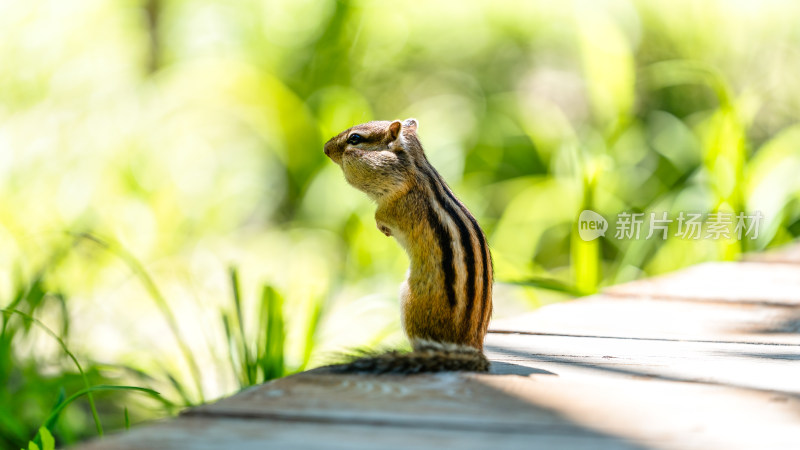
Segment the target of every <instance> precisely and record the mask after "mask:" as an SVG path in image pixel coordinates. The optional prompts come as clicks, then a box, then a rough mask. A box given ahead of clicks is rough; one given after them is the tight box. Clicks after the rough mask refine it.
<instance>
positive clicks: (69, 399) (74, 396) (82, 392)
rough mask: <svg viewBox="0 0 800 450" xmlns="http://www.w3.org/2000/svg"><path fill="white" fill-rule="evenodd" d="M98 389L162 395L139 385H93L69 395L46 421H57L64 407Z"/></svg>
mask: <svg viewBox="0 0 800 450" xmlns="http://www.w3.org/2000/svg"><path fill="white" fill-rule="evenodd" d="M97 391H139V392H144V393H146V394H149V395H152V396H154V397H158V396H159V395H160V394H159V393H158V392H156V391H154V390H152V389H148V388H143V387H138V386H110V385H99V386H92V387H90V388H86V389H81V390H80V391H78V392H76V393H74V394H72V395H70V396H69V397H67V399H66V400H64V401H63V402H62V403H60V404H59V405H58V406H57V407H55V408H53V410H52V411H51V412H50V415H49V416H48V417H47V420H45V423H48V422H50V423H54V422H55V421H56V419H57V417H58V415H59V414H61V411H63V410H64V408H66V407H67V406H69V404H70V403H72V402H74V401H75V400H77V399H78V398H80V397H81V396H84V395H86V396H89V395H91V393H92V392H97ZM37 436H38V434H37Z"/></svg>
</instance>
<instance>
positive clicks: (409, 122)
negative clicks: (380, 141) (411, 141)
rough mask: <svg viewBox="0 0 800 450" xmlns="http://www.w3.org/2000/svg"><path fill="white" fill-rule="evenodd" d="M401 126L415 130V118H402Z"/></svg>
mask: <svg viewBox="0 0 800 450" xmlns="http://www.w3.org/2000/svg"><path fill="white" fill-rule="evenodd" d="M403 128H407V129H409V130H410V131H417V119H412V118H408V119H406V120H404V121H403Z"/></svg>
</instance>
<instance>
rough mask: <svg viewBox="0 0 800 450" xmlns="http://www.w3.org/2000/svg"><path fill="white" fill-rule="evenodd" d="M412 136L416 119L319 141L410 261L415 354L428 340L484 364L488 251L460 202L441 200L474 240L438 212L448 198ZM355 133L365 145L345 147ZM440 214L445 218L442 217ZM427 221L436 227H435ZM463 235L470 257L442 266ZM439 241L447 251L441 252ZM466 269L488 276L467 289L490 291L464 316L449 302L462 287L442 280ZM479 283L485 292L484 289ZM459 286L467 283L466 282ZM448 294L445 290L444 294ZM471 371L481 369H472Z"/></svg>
mask: <svg viewBox="0 0 800 450" xmlns="http://www.w3.org/2000/svg"><path fill="white" fill-rule="evenodd" d="M416 131H417V122H416V120H414V119H408V120H406V121H404V122H400V121H393V122H390V121H375V122H368V123H365V124H361V125H357V126H354V127H352V128H349V129H347V130H345V131H343V132H341V133H339V134H338V135H337V136H335V137H333V138H331V139H330V140H329V141H328V142H327V143H326V144H325V154H326V155H328V156H329V157H330V158H331V159H332V160H333V161H334V162H335V163H336V164H338V165H339V166H340V167H341V168H342V171H343V172H344V176H345V179H346V180H347V182H348V183H350V184H351V185H353V186H354V187H356V188H357V189H359V190H361V191H363V192H365V193H366V194H367V195H368V196H369V197H370V198H372V199H373V200H374V201H375V202H376V203H377V206H378V207H377V211H376V212H375V220H376V223H377V226H378V229H379V230H380V231H381V232H383V233H384V234H386V235H387V236H389V235H391V236H394V237H395V238H396V239H397V241H398V242H399V243H400V245H401V246H402V247H403V248H404V249H405V250H406V252H407V254H408V256H409V260H410V270H409V276H408V279H407V280H406V282H405V283H404V284H403V288H402V293H401V303H402V322H403V329H404V330H405V332H406V335H407V336H408V338H409V340H410V341H411V343H412V346H413V347H414V349H415V352H414V353H419V352H420V351H421V350H422V349H424V348H427V349H428V350H429V347H425V344H423V343H424V342H429V341H433V342H436V343H442V344H455V345H457V346H462V347H467V348H471V349H474V350H472V352H473V353H474V354H477V355H480V356H481V358H483V359H484V360H485V357H483V355H482V354H481V353H480V352H481V350H482V349H483V338H484V336H485V334H486V329H487V327H488V323H489V318H490V317H491V278H492V277H491V258H490V257H488V256H486V257H485V258H484V259H485V260H486V265H487V267H483V264H484V263H483V262H482V259H481V255H488V252H489V250H488V247H486V246H485V244H484V245H483V246H481V242H485V238H484V237H483V234H482V232H481V231H480V229H479V228H477V223H476V222H474V218H472V216H471V215H469V212H468V211H467V210H466V208H465V207H463V205H462V204H461V203H460V202H458V201H457V200H456V201H455V202H453V201H451V200H447V202H446V203H447V204H448V207H450V208H451V210H452V211H455V213H456V215H458V220H460V221H461V222H462V224H467V225H466V226H468V227H469V230H473V229H475V228H477V229H476V230H475V231H474V232H472V233H480V237H475V238H473V236H472V233H469V232H468V233H463V232H458V231H457V230H458V228H457V226H456V221H455V219H453V214H452V213H447V211H443V210H442V206H441V205H442V204H443V203H441V202H439V203H437V202H436V195H437V193H438V195H439V196H440V198H448V199H449V197H445V196H447V195H452V194H451V193H450V191H449V188H448V187H447V186H446V184H444V181H443V180H441V179H440V178H439V175H438V174H436V173H435V170H434V169H433V168H432V167H430V165H429V163H428V161H427V158H426V157H425V154H424V150H423V148H422V145H421V144H420V142H419V139H418V137H417V134H416ZM353 134H359V135H360V136H362V137H363V138H364V139H365V141H364V142H361V143H357V144H355V145H353V144H352V143H348V139H349V138H350V137H351V136H353ZM434 180H435V181H434ZM432 186H433V187H432ZM453 198H454V197H453ZM432 205H438V206H435V207H434V206H432ZM432 211H433V213H432ZM436 211H439V212H438V213H437V212H436ZM443 216H444V217H445V219H442V217H443ZM431 219H433V222H437V221H438V222H439V223H440V225H439V228H438V229H437V227H436V224H435V223H432V220H431ZM473 224H474V225H473ZM463 226H464V225H462V227H463ZM462 230H463V228H462ZM462 235H466V236H469V237H464V238H463V239H467V240H468V241H469V246H470V249H469V250H470V251H472V254H473V260H472V261H465V262H464V263H462V262H460V261H461V259H459V255H461V253H459V254H455V253H454V254H452V255H451V257H452V259H453V260H454V261H456V262H454V263H453V265H452V266H451V265H448V264H446V263H443V260H444V258H445V255H443V254H442V252H443V251H444V250H448V252H454V250H452V249H454V248H458V249H460V250H459V251H461V252H465V251H466V250H467V249H466V248H464V246H463V245H461V243H462V242H465V241H460V240H458V239H457V238H456V236H458V237H459V238H461V237H462ZM445 237H446V238H447V242H448V243H447V247H442V239H444V238H445ZM451 242H452V243H451ZM482 247H483V248H482ZM481 251H483V253H481ZM456 264H462V266H458V267H460V269H456V267H457V266H456ZM464 264H473V265H475V267H473V270H475V271H476V272H477V273H480V274H484V272H485V273H486V275H485V278H482V279H481V280H478V281H480V284H478V281H475V283H476V284H474V286H473V287H474V290H475V291H476V292H477V293H476V296H477V295H478V294H480V293H481V289H484V291H485V292H486V293H488V296H487V297H488V298H486V299H485V302H486V305H485V307H484V305H474V304H473V308H474V310H473V311H472V312H471V315H470V316H469V317H467V306H466V305H465V304H461V303H462V301H461V300H459V303H458V304H457V305H452V304H451V301H452V291H454V290H455V293H456V298H458V299H463V298H465V297H466V294H465V292H466V291H465V290H466V286H463V287H462V286H461V285H457V284H458V283H456V282H451V283H449V284H448V283H447V282H446V277H447V275H446V272H447V271H448V270H450V272H451V273H450V276H451V277H455V275H453V273H461V274H462V275H461V279H465V277H464V275H463V274H464V273H466V272H465V269H464V268H463V265H464ZM443 267H445V268H446V269H443ZM459 270H460V272H459ZM476 280H477V279H476ZM484 282H485V283H486V284H487V286H486V288H483V283H484ZM462 284H464V285H466V281H464V282H463V283H462ZM448 290H449V291H450V293H451V295H450V296H449V297H448ZM414 353H412V355H413V354H414ZM473 353H470V351H467V353H463V354H459V356H458V358H462V357H463V355H471V354H473ZM387 355H388V354H387ZM429 356H430V354H429ZM450 356H453V355H450ZM408 358H412V359H413V357H408ZM408 358H406V359H408ZM458 358H456V359H458ZM443 366H444V364H443ZM470 367H479V366H475V365H474V364H473V365H472V366H470ZM464 370H474V369H464Z"/></svg>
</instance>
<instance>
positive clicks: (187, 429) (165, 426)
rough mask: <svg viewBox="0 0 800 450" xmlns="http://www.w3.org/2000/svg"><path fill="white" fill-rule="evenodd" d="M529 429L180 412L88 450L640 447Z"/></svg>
mask: <svg viewBox="0 0 800 450" xmlns="http://www.w3.org/2000/svg"><path fill="white" fill-rule="evenodd" d="M530 431H531V432H530V433H494V432H486V431H474V430H458V431H454V430H435V429H425V428H423V429H420V428H413V429H409V428H405V427H393V426H365V425H351V424H346V423H345V424H342V423H308V422H276V421H261V420H247V419H235V418H218V417H181V418H178V419H176V420H173V421H169V422H165V423H159V424H155V425H149V426H146V427H145V428H137V429H136V430H133V431H131V432H129V433H125V434H119V435H115V436H111V437H109V438H106V439H104V440H95V441H93V442H90V443H88V444H85V445H83V446H81V448H82V449H85V450H99V449H109V448H113V449H119V450H151V449H165V450H169V449H176V450H184V449H187V448H191V449H195V450H205V449H209V450H211V449H214V450H216V449H236V450H250V449H253V450H255V449H258V450H261V449H264V448H276V449H322V450H327V449H365V450H372V449H402V450H406V449H409V448H415V449H437V450H440V449H442V448H457V449H489V448H497V449H524V448H530V445H532V444H534V445H537V446H541V448H552V449H567V448H568V449H577V450H594V449H599V450H617V449H619V450H632V449H639V448H641V447H640V446H637V445H634V444H632V443H630V442H627V441H626V440H624V439H621V438H618V437H615V436H609V435H604V434H602V433H598V432H591V431H588V430H587V431H584V432H581V433H560V432H558V431H552V430H542V429H538V428H531V429H530Z"/></svg>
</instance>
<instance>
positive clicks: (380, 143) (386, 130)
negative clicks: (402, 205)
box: [325, 119, 422, 201]
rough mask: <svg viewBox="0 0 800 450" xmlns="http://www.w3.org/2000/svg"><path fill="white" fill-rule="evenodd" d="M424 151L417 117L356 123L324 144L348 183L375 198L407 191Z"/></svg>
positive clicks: (388, 196) (394, 195)
mask: <svg viewBox="0 0 800 450" xmlns="http://www.w3.org/2000/svg"><path fill="white" fill-rule="evenodd" d="M421 152H422V146H420V145H419V140H418V139H417V121H416V120H415V119H406V120H404V121H402V122H401V121H399V120H395V121H393V122H390V121H385V120H383V121H374V122H367V123H364V124H361V125H356V126H354V127H352V128H348V129H347V130H345V131H342V132H341V133H339V134H338V135H337V136H335V137H333V138H331V139H330V140H329V141H328V142H327V143H326V144H325V154H326V155H328V157H329V158H331V159H332V160H333V162H335V163H336V164H338V165H339V166H341V168H342V171H343V172H344V177H345V179H346V180H347V182H348V183H350V184H351V185H353V186H354V187H356V188H357V189H360V190H362V191H364V192H366V193H367V195H369V196H370V197H372V198H373V199H374V200H376V201H380V200H382V199H386V198H394V197H396V196H399V195H402V194H403V193H405V192H407V191H408V189H409V188H410V187H411V184H412V180H413V179H414V176H413V173H414V170H413V167H414V160H415V159H416V158H418V157H422V156H421Z"/></svg>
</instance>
